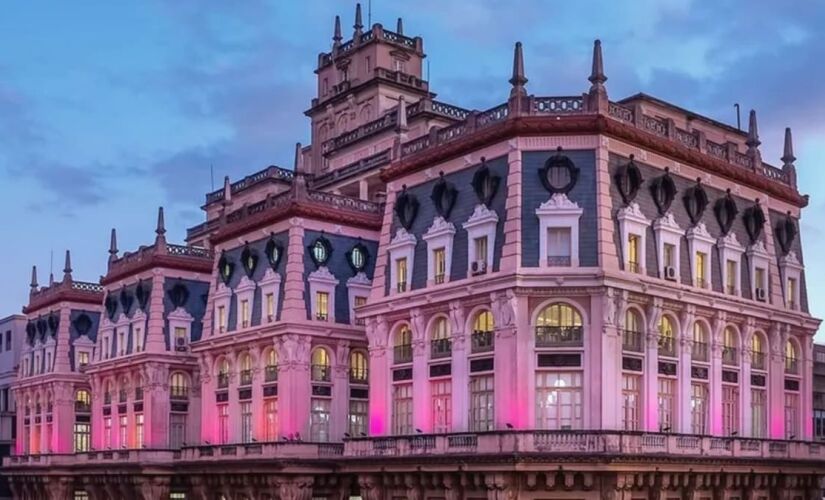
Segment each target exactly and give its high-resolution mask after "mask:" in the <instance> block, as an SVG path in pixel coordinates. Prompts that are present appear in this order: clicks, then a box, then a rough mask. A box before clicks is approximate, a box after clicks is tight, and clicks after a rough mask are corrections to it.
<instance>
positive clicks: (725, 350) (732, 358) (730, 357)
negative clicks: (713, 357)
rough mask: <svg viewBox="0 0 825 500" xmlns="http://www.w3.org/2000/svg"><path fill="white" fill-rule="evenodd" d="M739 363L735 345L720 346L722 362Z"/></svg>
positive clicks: (726, 363)
mask: <svg viewBox="0 0 825 500" xmlns="http://www.w3.org/2000/svg"><path fill="white" fill-rule="evenodd" d="M738 363H739V354H738V351H737V350H736V348H735V347H730V346H722V364H723V365H729V366H731V365H733V366H735V365H736V364H738Z"/></svg>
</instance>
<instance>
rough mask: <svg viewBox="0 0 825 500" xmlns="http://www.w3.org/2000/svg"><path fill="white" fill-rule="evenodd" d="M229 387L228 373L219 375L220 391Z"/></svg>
mask: <svg viewBox="0 0 825 500" xmlns="http://www.w3.org/2000/svg"><path fill="white" fill-rule="evenodd" d="M227 387H229V374H228V373H219V374H218V389H225V388H227Z"/></svg>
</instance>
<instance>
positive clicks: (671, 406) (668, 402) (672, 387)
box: [658, 377, 676, 432]
mask: <svg viewBox="0 0 825 500" xmlns="http://www.w3.org/2000/svg"><path fill="white" fill-rule="evenodd" d="M658 385H659V394H658V399H659V431H660V432H671V431H672V430H674V424H675V422H674V420H673V417H674V416H675V414H676V380H674V379H672V378H664V377H659V384H658Z"/></svg>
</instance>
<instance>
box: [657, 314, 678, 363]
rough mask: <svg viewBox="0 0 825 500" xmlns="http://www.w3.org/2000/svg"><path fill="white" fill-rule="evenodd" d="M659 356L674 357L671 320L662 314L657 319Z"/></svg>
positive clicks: (674, 348)
mask: <svg viewBox="0 0 825 500" xmlns="http://www.w3.org/2000/svg"><path fill="white" fill-rule="evenodd" d="M659 355H660V356H671V357H673V356H676V342H675V340H674V334H673V320H672V319H671V318H670V316H668V315H667V314H662V316H661V317H660V318H659Z"/></svg>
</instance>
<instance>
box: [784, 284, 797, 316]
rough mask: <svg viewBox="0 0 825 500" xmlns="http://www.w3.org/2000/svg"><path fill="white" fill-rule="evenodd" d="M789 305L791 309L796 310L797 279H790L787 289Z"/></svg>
mask: <svg viewBox="0 0 825 500" xmlns="http://www.w3.org/2000/svg"><path fill="white" fill-rule="evenodd" d="M785 294H786V297H787V301H786V302H787V305H788V308H789V309H796V278H788V280H787V286H786V287H785Z"/></svg>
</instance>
